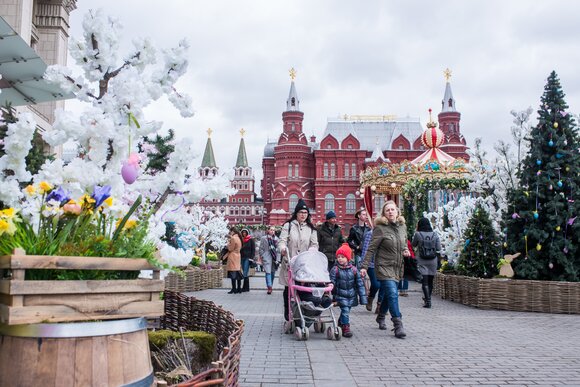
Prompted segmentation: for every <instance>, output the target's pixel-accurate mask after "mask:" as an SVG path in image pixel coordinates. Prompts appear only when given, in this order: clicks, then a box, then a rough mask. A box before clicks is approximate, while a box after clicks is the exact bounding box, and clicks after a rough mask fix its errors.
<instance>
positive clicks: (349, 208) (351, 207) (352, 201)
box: [346, 194, 356, 214]
mask: <svg viewBox="0 0 580 387" xmlns="http://www.w3.org/2000/svg"><path fill="white" fill-rule="evenodd" d="M355 212H356V197H355V196H354V194H348V195H346V213H347V214H354V213H355Z"/></svg>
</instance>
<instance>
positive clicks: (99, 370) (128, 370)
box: [0, 318, 153, 387]
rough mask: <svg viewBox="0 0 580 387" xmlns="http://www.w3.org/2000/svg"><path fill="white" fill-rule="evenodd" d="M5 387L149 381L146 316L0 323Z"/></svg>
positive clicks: (0, 376) (0, 380) (0, 373)
mask: <svg viewBox="0 0 580 387" xmlns="http://www.w3.org/2000/svg"><path fill="white" fill-rule="evenodd" d="M0 334H1V335H3V336H2V339H1V340H0V387H4V386H10V387H12V386H45V387H52V386H70V387H77V386H78V387H81V386H83V387H84V386H126V385H131V386H150V385H151V384H152V383H153V367H152V365H151V358H150V353H149V341H148V337H147V330H146V321H145V319H144V318H136V319H124V320H113V321H102V322H90V323H56V324H26V325H12V326H8V325H1V326H0Z"/></svg>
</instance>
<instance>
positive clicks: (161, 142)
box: [138, 129, 175, 175]
mask: <svg viewBox="0 0 580 387" xmlns="http://www.w3.org/2000/svg"><path fill="white" fill-rule="evenodd" d="M174 137H175V133H174V131H173V129H169V134H168V135H167V136H165V137H163V136H160V135H159V134H157V135H156V136H155V138H154V139H150V138H149V137H143V139H142V141H141V142H140V143H139V145H138V147H139V152H143V151H145V153H146V154H147V159H148V161H147V166H146V167H145V172H148V173H150V174H152V175H155V174H157V173H159V172H163V171H165V168H167V163H168V161H169V155H170V154H171V153H173V152H174V151H175V145H174V144H173V140H174ZM151 147H153V149H151V150H150V151H149V150H148V149H150V148H151Z"/></svg>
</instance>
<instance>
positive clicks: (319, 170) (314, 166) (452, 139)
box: [261, 76, 468, 225]
mask: <svg viewBox="0 0 580 387" xmlns="http://www.w3.org/2000/svg"><path fill="white" fill-rule="evenodd" d="M303 119H304V113H303V112H302V111H301V110H300V101H299V99H298V94H297V91H296V85H295V83H294V78H293V77H292V81H291V84H290V93H289V96H288V99H287V101H286V111H284V112H283V113H282V123H283V124H282V133H281V134H280V136H279V138H278V140H277V141H272V142H268V143H267V144H266V147H265V148H264V155H263V158H262V169H263V172H264V178H263V180H262V186H261V193H262V198H263V201H264V209H265V211H266V215H265V222H266V223H267V224H274V225H280V224H282V223H284V221H286V220H287V219H288V218H289V217H290V216H291V215H292V211H293V210H294V207H295V206H296V203H297V201H298V199H299V198H302V199H304V201H305V202H306V204H307V205H308V207H309V208H311V214H312V217H313V220H314V221H315V222H321V221H324V219H325V214H326V213H327V212H328V211H330V210H333V211H334V212H335V213H336V215H337V220H338V223H339V224H342V225H350V224H352V223H354V222H355V218H354V214H355V212H356V211H357V209H358V208H360V207H361V206H362V205H363V202H362V199H361V198H360V196H359V195H357V192H356V191H357V190H358V189H359V187H360V186H359V174H360V173H361V172H362V171H364V170H365V169H366V168H367V167H374V166H376V165H377V164H380V163H399V162H401V161H404V160H413V159H414V158H416V157H418V156H419V155H421V154H422V153H423V152H424V151H425V147H424V146H423V144H422V143H421V134H422V133H423V131H424V128H423V126H422V125H421V122H420V120H419V119H418V118H411V117H406V118H397V117H394V116H348V115H345V116H343V117H341V118H338V119H329V120H328V123H327V125H326V129H325V131H324V134H323V135H322V138H321V140H320V141H319V142H317V141H316V138H315V137H314V136H311V137H310V138H307V137H306V135H305V134H304V132H303V127H302V122H303ZM460 120H461V114H460V113H459V112H458V111H457V110H456V107H455V99H454V98H453V94H452V91H451V84H450V83H449V76H447V82H446V85H445V92H444V97H443V101H442V109H441V112H440V113H439V115H438V121H439V126H440V128H441V130H442V131H443V133H444V134H445V141H444V143H443V145H442V146H441V149H442V150H444V151H445V152H447V153H448V154H450V155H451V156H453V157H456V158H463V159H465V160H467V159H468V155H467V154H466V149H467V145H466V142H465V138H464V137H463V136H462V134H461V130H460ZM388 199H390V197H383V196H380V195H377V196H376V197H375V206H374V208H381V206H382V203H384V201H385V200H388Z"/></svg>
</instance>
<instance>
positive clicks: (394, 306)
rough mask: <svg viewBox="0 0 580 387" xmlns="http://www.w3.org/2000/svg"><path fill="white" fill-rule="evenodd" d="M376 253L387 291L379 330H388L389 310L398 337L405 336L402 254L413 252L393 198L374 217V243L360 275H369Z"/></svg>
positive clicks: (379, 276) (383, 290)
mask: <svg viewBox="0 0 580 387" xmlns="http://www.w3.org/2000/svg"><path fill="white" fill-rule="evenodd" d="M373 255H374V257H375V274H376V276H377V280H378V281H379V283H380V284H381V290H380V292H381V293H382V294H384V296H383V302H382V303H381V309H380V311H379V315H378V317H377V322H378V323H379V329H387V325H386V324H385V318H386V314H387V311H389V312H390V313H391V321H393V325H394V326H395V336H396V337H397V338H400V339H402V338H403V337H405V336H406V334H405V330H404V329H403V320H402V315H401V311H400V310H399V294H398V285H399V280H400V279H401V278H403V272H404V263H403V257H409V256H410V255H411V252H410V251H409V248H408V246H407V228H406V226H405V218H403V217H402V216H401V214H400V212H399V207H397V204H396V203H395V202H393V201H392V200H389V201H387V202H386V203H385V204H384V206H383V208H382V210H381V214H380V215H379V216H378V217H377V218H376V219H375V228H374V229H373V235H372V238H371V242H370V244H369V247H368V249H367V253H366V255H365V257H364V260H363V263H362V265H361V271H360V273H361V276H363V277H364V276H365V275H366V269H367V268H368V265H369V262H370V261H371V258H372V257H373Z"/></svg>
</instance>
